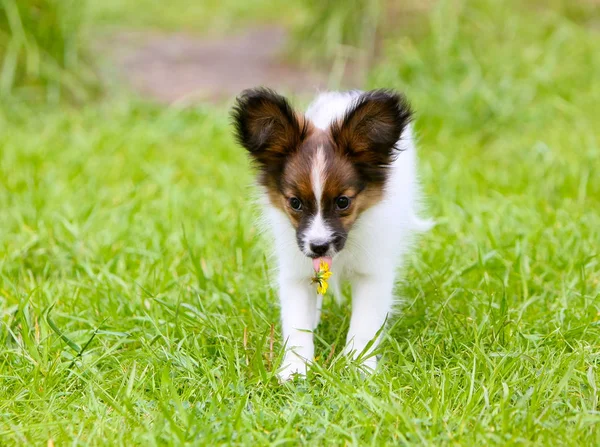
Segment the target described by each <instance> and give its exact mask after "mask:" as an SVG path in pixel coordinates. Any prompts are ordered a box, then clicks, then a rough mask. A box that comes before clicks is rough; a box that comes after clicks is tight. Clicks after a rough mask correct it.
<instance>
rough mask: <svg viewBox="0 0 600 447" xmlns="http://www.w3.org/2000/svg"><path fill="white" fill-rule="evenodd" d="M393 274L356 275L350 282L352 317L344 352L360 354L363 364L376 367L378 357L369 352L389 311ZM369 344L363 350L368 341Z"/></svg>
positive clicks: (376, 343) (391, 300) (374, 345)
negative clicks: (370, 343)
mask: <svg viewBox="0 0 600 447" xmlns="http://www.w3.org/2000/svg"><path fill="white" fill-rule="evenodd" d="M393 288H394V274H393V273H389V274H382V275H377V276H372V275H369V276H358V277H356V278H355V279H354V280H353V281H352V318H351V319H350V329H349V330H348V338H347V341H346V349H345V352H346V353H347V354H352V356H353V357H354V358H357V357H359V356H361V355H362V358H364V360H363V363H362V364H363V366H364V367H366V368H367V369H369V370H375V367H376V366H377V359H376V358H375V356H373V355H370V354H371V352H372V351H373V350H374V349H375V348H376V347H377V345H378V344H379V338H380V337H378V338H377V339H376V340H374V338H375V336H376V335H377V333H378V332H380V330H381V329H382V327H383V325H384V324H385V321H386V319H387V317H388V315H389V314H390V312H391V310H392V305H393V295H392V293H393ZM371 340H373V343H372V345H371V346H370V347H369V349H368V350H366V347H367V345H368V344H369V342H371Z"/></svg>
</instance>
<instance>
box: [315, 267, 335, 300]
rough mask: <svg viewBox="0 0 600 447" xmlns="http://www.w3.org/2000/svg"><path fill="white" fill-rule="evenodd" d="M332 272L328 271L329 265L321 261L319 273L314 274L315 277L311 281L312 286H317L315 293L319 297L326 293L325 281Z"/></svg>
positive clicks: (327, 285) (326, 285)
mask: <svg viewBox="0 0 600 447" xmlns="http://www.w3.org/2000/svg"><path fill="white" fill-rule="evenodd" d="M331 275H333V272H330V271H329V265H328V264H327V263H326V262H325V261H321V263H320V264H319V271H318V272H315V276H314V277H313V279H312V282H313V284H317V293H318V294H319V295H325V294H326V293H327V287H329V284H327V280H328V279H329V278H331Z"/></svg>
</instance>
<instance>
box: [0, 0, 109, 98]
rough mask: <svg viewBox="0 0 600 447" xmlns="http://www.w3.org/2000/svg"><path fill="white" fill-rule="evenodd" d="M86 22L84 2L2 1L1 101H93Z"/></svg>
mask: <svg viewBox="0 0 600 447" xmlns="http://www.w3.org/2000/svg"><path fill="white" fill-rule="evenodd" d="M86 21H87V16H86V2H85V1H83V0H0V99H2V100H3V101H7V100H11V99H14V98H13V96H14V95H15V94H18V95H19V97H20V99H21V100H27V101H30V100H39V99H40V98H43V99H45V100H47V101H49V102H53V103H55V102H58V101H60V100H61V99H63V98H65V97H66V98H68V99H70V100H76V101H79V102H83V101H85V100H87V99H90V97H91V96H93V93H94V92H95V91H96V90H97V88H98V80H97V78H96V75H95V73H94V70H93V64H92V63H91V61H90V57H88V56H87V55H86V54H84V53H85V51H84V48H85V44H86V43H87V37H88V36H87V34H86V32H85V28H86Z"/></svg>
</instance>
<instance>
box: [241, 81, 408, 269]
mask: <svg viewBox="0 0 600 447" xmlns="http://www.w3.org/2000/svg"><path fill="white" fill-rule="evenodd" d="M232 116H233V120H234V125H235V132H236V136H237V139H238V141H239V143H240V144H241V145H242V146H243V147H245V148H246V149H247V150H248V152H249V153H250V155H251V156H252V159H253V160H254V162H255V164H256V166H257V168H258V182H259V183H260V184H261V185H262V186H263V187H264V188H265V191H266V192H267V194H268V197H269V200H270V202H271V204H272V205H273V206H275V207H277V208H279V209H281V210H283V211H284V212H285V213H286V214H287V216H288V218H289V220H290V222H291V224H292V225H293V226H294V228H295V229H296V239H297V242H298V247H299V248H300V250H301V251H302V252H303V253H304V254H305V255H306V256H308V257H311V258H313V259H315V258H320V257H333V256H334V255H335V254H336V253H338V252H339V251H341V250H342V249H343V248H344V244H345V242H346V239H347V237H348V232H349V231H350V229H351V228H352V225H353V224H354V222H355V221H356V219H357V218H358V217H359V216H360V214H361V213H362V212H364V211H365V210H367V209H368V208H370V207H372V206H373V205H375V204H376V203H378V202H379V201H380V200H381V199H382V197H383V192H384V188H385V184H386V180H387V177H388V172H389V168H390V166H391V164H392V162H393V160H394V158H395V155H396V152H397V148H396V143H397V142H398V140H399V139H400V137H401V135H402V132H403V131H404V129H405V128H406V126H407V124H408V123H409V121H410V119H411V111H410V108H409V106H408V103H407V102H406V100H405V98H404V97H403V96H402V95H400V94H397V93H394V92H390V91H386V90H374V91H370V92H366V93H363V94H362V95H360V96H359V97H358V98H356V99H355V100H354V101H353V103H352V105H351V106H350V107H349V108H348V109H347V111H346V113H345V115H344V116H343V117H341V118H340V119H338V120H337V121H334V122H332V123H331V125H330V126H329V127H328V128H327V129H324V130H323V129H319V128H317V127H315V126H314V125H313V124H312V123H311V122H310V120H308V119H307V118H306V117H305V116H303V115H302V114H299V113H297V112H295V111H294V110H293V109H292V107H291V106H290V104H289V103H288V101H287V100H286V99H285V98H284V97H283V96H280V95H278V94H277V93H275V92H273V91H272V90H268V89H263V88H259V89H251V90H246V91H244V92H243V93H242V94H241V95H240V96H239V97H238V99H237V103H236V105H235V107H234V109H233V112H232Z"/></svg>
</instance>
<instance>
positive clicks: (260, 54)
mask: <svg viewBox="0 0 600 447" xmlns="http://www.w3.org/2000/svg"><path fill="white" fill-rule="evenodd" d="M107 43H108V45H109V47H110V51H111V53H112V54H113V55H112V57H111V58H112V59H113V60H114V61H115V64H116V66H115V68H116V71H117V72H118V74H119V75H121V76H122V77H123V78H124V79H125V81H126V82H127V83H129V84H130V85H131V86H132V87H133V89H134V90H135V91H137V92H138V93H139V94H141V95H144V96H148V97H151V98H155V99H156V100H158V101H161V102H166V103H174V102H201V101H222V100H227V99H230V98H232V97H234V96H235V95H237V94H238V93H239V92H240V91H241V90H243V89H244V88H248V87H254V86H257V85H264V86H269V87H272V88H276V89H278V90H281V91H282V92H285V93H292V94H304V93H313V92H315V91H317V90H318V89H323V88H325V86H326V84H327V76H326V75H324V74H323V73H316V72H313V71H308V70H304V69H300V68H299V67H294V66H292V65H290V64H287V63H284V62H283V61H282V58H281V54H282V51H283V50H284V48H285V43H286V33H285V31H284V30H283V29H281V28H276V27H262V28H254V29H249V30H246V31H245V32H244V33H243V34H240V35H236V36H226V37H220V38H214V37H203V36H194V35H190V34H184V33H176V34H166V33H159V32H146V31H144V32H121V33H117V34H115V35H113V36H112V37H111V38H110V40H109V42H107Z"/></svg>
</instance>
